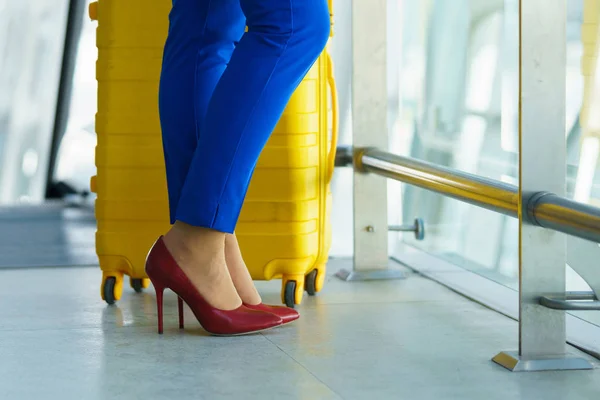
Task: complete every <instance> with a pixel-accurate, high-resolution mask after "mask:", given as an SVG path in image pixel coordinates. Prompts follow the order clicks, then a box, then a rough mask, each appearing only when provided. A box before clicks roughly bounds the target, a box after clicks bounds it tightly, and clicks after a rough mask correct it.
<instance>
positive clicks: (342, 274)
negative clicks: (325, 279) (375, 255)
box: [335, 269, 407, 282]
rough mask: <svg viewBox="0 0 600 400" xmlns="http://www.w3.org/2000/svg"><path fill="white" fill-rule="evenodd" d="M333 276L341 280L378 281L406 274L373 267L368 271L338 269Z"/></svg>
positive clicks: (401, 276) (402, 277) (404, 276)
mask: <svg viewBox="0 0 600 400" xmlns="http://www.w3.org/2000/svg"><path fill="white" fill-rule="evenodd" d="M335 276H336V277H338V278H340V279H341V280H343V281H346V282H351V281H379V280H391V279H406V277H407V274H406V273H405V272H403V271H400V270H397V269H375V270H370V271H348V270H346V269H342V270H339V271H338V272H336V273H335Z"/></svg>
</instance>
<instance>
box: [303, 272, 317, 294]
mask: <svg viewBox="0 0 600 400" xmlns="http://www.w3.org/2000/svg"><path fill="white" fill-rule="evenodd" d="M304 287H305V288H306V293H308V295H309V296H314V295H315V294H317V270H316V269H313V270H312V271H310V273H309V274H308V275H306V277H304Z"/></svg>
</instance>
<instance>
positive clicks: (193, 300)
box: [146, 236, 283, 336]
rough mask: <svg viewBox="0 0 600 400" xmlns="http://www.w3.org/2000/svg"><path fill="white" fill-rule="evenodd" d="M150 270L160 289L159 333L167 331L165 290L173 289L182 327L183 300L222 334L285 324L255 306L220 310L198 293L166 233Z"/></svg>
mask: <svg viewBox="0 0 600 400" xmlns="http://www.w3.org/2000/svg"><path fill="white" fill-rule="evenodd" d="M146 273H147V274H148V277H149V278H150V280H151V281H152V284H153V285H154V289H155V290H156V305H157V308H158V333H163V292H164V290H165V289H171V290H172V291H174V292H175V293H176V294H177V295H178V296H179V298H178V301H177V303H178V308H179V327H180V328H183V302H184V301H185V302H186V303H187V305H188V306H189V307H190V308H191V310H192V312H193V313H194V315H195V316H196V319H198V322H200V325H202V327H203V328H204V329H205V330H206V331H207V332H209V333H211V334H213V335H219V336H233V335H243V334H248V333H254V332H259V331H263V330H265V329H269V328H273V327H276V326H278V325H281V324H282V322H283V321H282V319H281V318H280V317H278V316H276V315H274V314H272V313H266V312H262V311H257V310H252V309H249V308H246V307H245V306H243V305H241V306H239V307H238V308H236V309H235V310H219V309H217V308H215V307H213V306H211V305H210V304H209V303H208V302H207V301H206V300H205V299H204V298H203V297H202V295H200V293H198V290H196V288H195V287H194V285H193V284H192V282H190V280H189V279H188V277H187V276H186V275H185V273H184V272H183V271H182V270H181V268H180V267H179V265H177V262H176V261H175V259H174V258H173V256H171V253H169V250H168V249H167V246H165V243H164V241H163V237H162V236H161V237H160V238H158V240H157V241H156V243H155V244H154V246H152V250H150V253H149V254H148V258H147V259H146Z"/></svg>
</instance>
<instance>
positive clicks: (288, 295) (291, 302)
mask: <svg viewBox="0 0 600 400" xmlns="http://www.w3.org/2000/svg"><path fill="white" fill-rule="evenodd" d="M283 298H284V301H285V305H286V306H288V307H290V308H294V307H295V306H296V301H295V298H296V281H287V282H286V283H285V292H284V294H283Z"/></svg>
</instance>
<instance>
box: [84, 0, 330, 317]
mask: <svg viewBox="0 0 600 400" xmlns="http://www.w3.org/2000/svg"><path fill="white" fill-rule="evenodd" d="M170 6H171V2H170V0H160V1H156V2H154V3H153V5H152V7H149V6H148V3H147V2H146V1H141V0H128V1H126V2H125V1H119V0H99V1H98V2H95V3H92V4H91V5H90V10H89V11H90V17H91V18H92V19H97V20H98V29H97V46H98V62H97V72H96V76H97V80H98V113H97V115H96V132H97V134H98V145H97V148H96V166H97V175H96V176H95V177H93V178H92V180H91V189H92V191H93V192H95V193H96V194H97V200H96V219H97V223H98V229H97V233H96V251H97V254H98V257H99V262H100V268H101V269H102V272H103V274H102V283H101V296H102V298H103V299H104V300H105V301H106V302H107V303H109V304H112V303H114V302H115V301H116V300H119V298H120V297H121V294H122V290H123V279H124V275H128V276H129V277H130V285H131V286H132V287H133V288H134V289H135V290H136V291H141V290H142V289H143V288H145V287H147V286H148V284H149V281H148V279H147V277H146V275H145V272H144V261H145V257H146V254H147V252H148V249H149V248H150V246H151V245H152V243H153V242H154V240H156V237H157V236H158V235H160V234H161V233H163V232H165V231H166V230H168V228H169V225H168V201H167V191H166V177H165V171H164V161H163V156H162V142H161V135H160V124H159V118H158V104H157V98H158V80H159V76H160V67H161V61H162V47H163V45H164V41H165V38H166V33H167V29H168V18H167V16H168V13H169V10H170ZM330 6H331V4H330ZM328 88H329V90H328ZM329 104H331V110H330V108H329ZM330 111H331V112H330ZM330 126H331V138H329V136H330V135H329V133H330V129H329V127H330ZM336 142H337V99H336V90H335V82H334V79H333V68H332V64H331V58H330V57H329V55H328V53H327V51H325V52H324V53H323V55H322V56H321V57H320V58H319V60H318V61H317V62H316V63H315V65H314V67H313V68H312V69H311V70H310V72H309V73H308V75H307V76H306V78H305V79H304V80H303V81H302V83H301V84H300V86H299V87H298V89H297V91H296V92H295V93H294V95H293V96H292V99H291V100H290V102H289V104H288V106H287V108H286V110H285V112H284V115H283V116H282V118H281V120H280V121H279V123H278V125H277V127H276V129H275V131H274V132H273V135H272V137H271V139H270V140H269V142H268V143H267V146H266V147H265V150H264V151H263V153H262V154H261V157H260V159H259V162H258V165H257V168H256V171H255V173H254V175H253V178H252V182H251V185H250V188H249V190H248V194H247V197H246V201H245V203H244V207H243V209H242V213H241V215H240V219H239V222H238V226H237V229H236V234H237V236H238V239H239V242H240V246H241V248H242V252H243V255H244V259H245V261H246V263H247V265H248V268H249V270H250V272H251V275H252V277H253V278H254V279H260V280H264V279H266V280H269V279H273V278H281V279H282V301H283V302H285V303H286V304H287V305H288V306H293V305H294V304H299V303H300V302H301V300H302V295H303V291H304V290H305V289H306V291H307V292H308V293H309V294H311V295H313V294H315V293H316V292H318V291H319V290H321V288H322V286H323V282H324V278H325V265H326V262H327V258H328V252H329V248H330V244H331V240H330V236H331V229H330V226H329V213H330V206H331V194H330V191H329V182H330V180H331V176H332V173H333V167H334V159H335V148H336Z"/></svg>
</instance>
